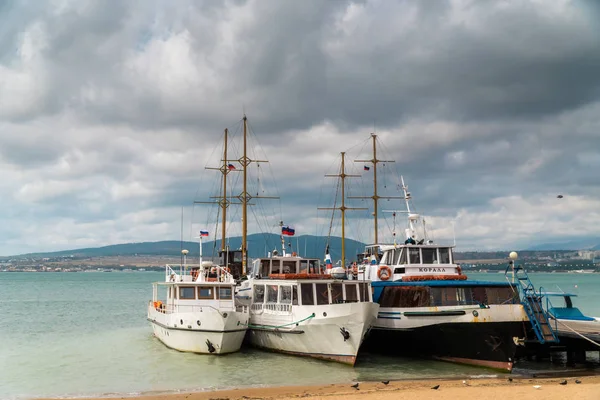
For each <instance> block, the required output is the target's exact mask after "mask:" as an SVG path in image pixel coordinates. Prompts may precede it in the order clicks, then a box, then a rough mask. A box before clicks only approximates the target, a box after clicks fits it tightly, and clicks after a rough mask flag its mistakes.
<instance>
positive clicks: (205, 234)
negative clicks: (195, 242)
mask: <svg viewBox="0 0 600 400" xmlns="http://www.w3.org/2000/svg"><path fill="white" fill-rule="evenodd" d="M200 236H208V231H200Z"/></svg>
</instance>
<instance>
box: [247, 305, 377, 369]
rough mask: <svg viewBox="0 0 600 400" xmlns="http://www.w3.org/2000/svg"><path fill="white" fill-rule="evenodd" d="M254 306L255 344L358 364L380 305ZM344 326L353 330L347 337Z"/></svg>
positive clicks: (252, 338) (251, 336)
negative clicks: (275, 308) (287, 309)
mask: <svg viewBox="0 0 600 400" xmlns="http://www.w3.org/2000/svg"><path fill="white" fill-rule="evenodd" d="M260 306H262V304H261V305H260ZM254 308H255V309H253V310H252V311H251V314H250V328H249V330H250V332H249V335H248V336H249V339H250V342H251V343H252V345H254V346H256V347H260V348H264V349H269V350H273V351H277V352H283V353H289V354H294V355H303V356H309V357H315V358H320V359H324V360H331V361H337V362H341V363H344V364H350V365H354V363H355V362H356V356H357V354H358V350H359V348H360V346H361V344H362V342H363V340H364V338H365V335H366V334H367V332H368V331H369V329H370V328H371V326H372V324H373V323H374V322H375V318H376V316H377V310H378V308H379V305H378V304H376V303H345V304H329V305H320V306H292V307H291V309H290V310H289V311H274V310H268V309H258V310H257V309H256V307H254ZM313 314H314V317H312V318H310V316H311V315H313ZM298 321H302V322H298ZM295 322H298V324H297V325H296V324H295ZM283 325H285V326H283ZM276 327H278V328H276ZM342 328H344V330H345V331H346V332H348V333H349V336H348V338H347V339H345V338H344V335H343V333H342V331H341V329H342Z"/></svg>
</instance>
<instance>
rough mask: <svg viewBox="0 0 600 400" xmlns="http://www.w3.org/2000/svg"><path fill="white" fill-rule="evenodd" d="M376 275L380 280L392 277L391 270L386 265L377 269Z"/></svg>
mask: <svg viewBox="0 0 600 400" xmlns="http://www.w3.org/2000/svg"><path fill="white" fill-rule="evenodd" d="M377 277H378V278H379V279H381V280H382V281H387V280H388V279H390V278H391V277H392V270H391V269H390V267H388V266H387V265H382V266H380V267H379V268H378V269H377Z"/></svg>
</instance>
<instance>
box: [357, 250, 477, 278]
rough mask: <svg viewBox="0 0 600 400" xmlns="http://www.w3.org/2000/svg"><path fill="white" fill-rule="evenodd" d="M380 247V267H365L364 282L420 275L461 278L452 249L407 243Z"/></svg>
mask: <svg viewBox="0 0 600 400" xmlns="http://www.w3.org/2000/svg"><path fill="white" fill-rule="evenodd" d="M380 247H381V250H382V252H383V255H382V256H381V261H380V262H379V265H370V266H368V267H367V268H366V276H365V279H370V280H373V281H387V280H390V281H397V280H410V278H411V277H415V278H416V277H421V276H426V277H433V279H435V277H440V278H441V277H445V278H448V277H449V276H460V275H462V271H461V269H460V266H458V265H457V264H455V263H454V255H453V252H452V247H451V246H440V245H433V244H404V245H397V246H393V245H382V246H380ZM462 276H464V275H462ZM359 279H361V278H360V277H359ZM450 279H452V278H450ZM465 279H466V278H465Z"/></svg>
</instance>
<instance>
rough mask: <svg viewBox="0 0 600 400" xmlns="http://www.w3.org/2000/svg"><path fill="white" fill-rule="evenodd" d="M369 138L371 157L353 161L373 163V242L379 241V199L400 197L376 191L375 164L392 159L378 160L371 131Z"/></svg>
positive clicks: (375, 138) (375, 139)
mask: <svg viewBox="0 0 600 400" xmlns="http://www.w3.org/2000/svg"><path fill="white" fill-rule="evenodd" d="M371 139H372V140H373V158H372V159H370V160H354V162H362V163H371V164H373V195H372V196H371V197H370V198H371V199H373V225H374V232H375V242H374V244H378V243H379V227H378V222H377V221H378V217H379V199H400V198H401V197H398V196H379V194H378V193H377V164H379V163H382V162H383V163H393V162H394V161H393V160H378V159H377V135H376V134H375V133H371ZM348 198H349V199H367V198H369V197H354V196H353V197H348Z"/></svg>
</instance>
